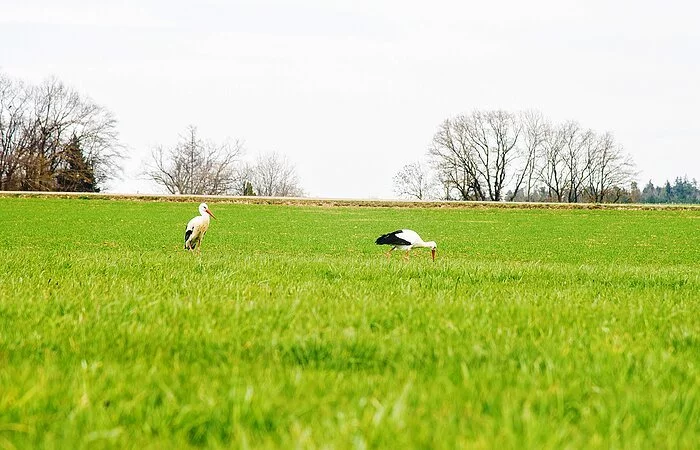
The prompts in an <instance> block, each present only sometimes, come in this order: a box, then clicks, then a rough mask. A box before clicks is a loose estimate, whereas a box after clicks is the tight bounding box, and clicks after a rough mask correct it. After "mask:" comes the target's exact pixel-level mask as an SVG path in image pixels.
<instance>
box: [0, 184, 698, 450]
mask: <svg viewBox="0 0 700 450" xmlns="http://www.w3.org/2000/svg"><path fill="white" fill-rule="evenodd" d="M197 205H198V203H197V202H183V203H177V202H145V201H127V200H103V199H59V198H0V228H1V229H2V235H3V240H2V244H1V245H0V449H13V448H56V449H68V448H70V449H79V448H90V449H93V448H98V449H99V448H139V449H151V448H189V447H193V448H194V447H208V448H304V449H306V448H310V449H314V448H319V449H320V448H324V449H346V448H347V449H373V448H396V449H405V448H431V449H455V448H484V449H488V448H532V449H549V448H551V449H559V448H572V449H575V448H604V449H609V448H628V449H642V448H655V449H656V448H696V446H697V443H698V442H700V245H699V244H700V210H699V209H694V210H693V209H690V210H651V211H642V210H598V209H508V208H485V207H478V208H372V207H318V206H281V205H245V204H235V203H223V202H221V203H217V202H215V201H210V202H209V207H210V209H211V210H212V212H213V213H214V214H215V215H216V217H217V220H212V223H211V227H210V230H209V233H208V234H207V236H206V238H205V240H204V244H203V248H202V253H201V254H200V255H197V254H191V253H188V252H186V251H184V250H183V242H182V239H183V233H184V228H185V224H186V223H187V221H188V220H189V219H190V218H191V217H193V216H194V215H195V214H197ZM404 227H406V228H412V229H414V230H416V231H418V232H419V233H420V234H421V236H422V237H423V238H424V239H425V240H435V241H437V243H438V253H437V259H436V261H435V262H433V261H431V260H430V252H429V250H426V249H418V250H415V251H414V252H413V253H412V257H411V259H410V261H408V262H405V261H403V260H402V258H401V255H400V253H399V252H395V254H394V256H393V259H392V260H390V261H387V259H386V258H385V257H384V256H383V253H384V251H386V248H380V247H378V246H376V245H375V244H374V239H375V238H376V237H377V236H379V235H380V234H382V233H385V232H389V231H393V230H395V229H398V228H404Z"/></svg>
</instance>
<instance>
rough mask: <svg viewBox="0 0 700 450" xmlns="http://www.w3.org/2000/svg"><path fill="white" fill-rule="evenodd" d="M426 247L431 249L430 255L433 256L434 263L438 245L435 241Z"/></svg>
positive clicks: (427, 243) (428, 243)
mask: <svg viewBox="0 0 700 450" xmlns="http://www.w3.org/2000/svg"><path fill="white" fill-rule="evenodd" d="M425 246H426V247H429V248H430V254H431V255H432V256H433V261H435V251H436V250H437V244H436V243H435V241H429V242H426V243H425Z"/></svg>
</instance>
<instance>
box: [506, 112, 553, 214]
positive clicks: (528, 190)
mask: <svg viewBox="0 0 700 450" xmlns="http://www.w3.org/2000/svg"><path fill="white" fill-rule="evenodd" d="M520 121H521V123H522V126H523V135H522V137H523V140H522V142H523V152H522V154H523V158H524V164H523V165H522V166H521V167H522V172H521V174H520V175H519V178H520V179H521V181H520V183H516V186H515V189H513V196H512V197H511V198H510V200H513V198H514V197H515V195H517V194H518V190H519V186H520V185H521V184H524V189H525V193H524V200H525V201H528V202H529V201H532V199H533V195H534V193H535V191H537V173H538V160H539V159H541V155H542V152H543V151H544V142H545V135H546V131H547V123H546V121H545V119H544V116H542V113H540V112H538V111H527V112H524V113H521V114H520Z"/></svg>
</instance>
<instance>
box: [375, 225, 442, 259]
mask: <svg viewBox="0 0 700 450" xmlns="http://www.w3.org/2000/svg"><path fill="white" fill-rule="evenodd" d="M375 243H376V244H377V245H391V248H390V249H389V251H388V252H387V253H386V257H387V258H391V252H392V251H393V250H395V249H397V248H398V249H399V250H406V254H405V255H404V259H408V252H409V250H411V249H412V248H417V247H424V248H429V249H430V250H431V254H432V256H433V261H435V249H437V244H436V243H435V242H434V241H429V242H423V239H421V237H420V236H418V233H416V232H415V231H413V230H396V231H394V232H391V233H387V234H383V235H381V236H379V237H378V238H377V240H376V241H375Z"/></svg>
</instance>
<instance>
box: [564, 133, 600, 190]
mask: <svg viewBox="0 0 700 450" xmlns="http://www.w3.org/2000/svg"><path fill="white" fill-rule="evenodd" d="M562 132H563V138H564V152H563V156H564V165H565V167H566V173H567V181H568V183H567V191H568V192H567V201H568V202H569V203H577V202H578V201H579V200H580V198H581V195H582V194H583V189H584V187H585V183H586V180H587V178H588V175H589V171H590V168H591V161H590V159H589V155H590V152H588V151H587V148H588V147H589V146H590V145H592V143H593V140H594V139H595V133H594V132H593V131H592V130H583V129H581V126H580V125H579V124H578V123H577V122H574V121H569V122H566V123H565V124H564V126H563V127H562Z"/></svg>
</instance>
